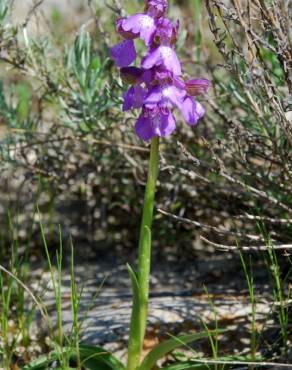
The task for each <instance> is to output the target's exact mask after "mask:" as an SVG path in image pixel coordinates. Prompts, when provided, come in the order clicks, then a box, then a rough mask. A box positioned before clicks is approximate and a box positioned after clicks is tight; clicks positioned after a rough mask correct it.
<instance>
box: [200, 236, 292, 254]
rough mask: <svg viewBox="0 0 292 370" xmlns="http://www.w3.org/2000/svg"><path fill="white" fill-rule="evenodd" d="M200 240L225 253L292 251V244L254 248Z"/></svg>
mask: <svg viewBox="0 0 292 370" xmlns="http://www.w3.org/2000/svg"><path fill="white" fill-rule="evenodd" d="M200 239H201V240H203V241H204V242H206V243H208V244H210V245H212V246H214V247H217V248H220V249H223V250H225V251H234V250H238V251H250V250H254V251H267V250H269V249H275V250H286V249H292V244H280V245H273V246H270V247H269V246H266V245H254V246H244V247H242V246H240V245H238V246H237V245H224V244H219V243H214V242H212V241H210V240H208V239H206V238H205V237H204V236H200Z"/></svg>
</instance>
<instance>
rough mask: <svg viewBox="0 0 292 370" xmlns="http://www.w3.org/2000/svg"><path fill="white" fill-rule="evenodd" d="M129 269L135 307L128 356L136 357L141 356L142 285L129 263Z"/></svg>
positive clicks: (133, 308)
mask: <svg viewBox="0 0 292 370" xmlns="http://www.w3.org/2000/svg"><path fill="white" fill-rule="evenodd" d="M127 269H128V272H129V275H130V279H131V282H132V290H133V303H132V305H133V307H132V316H131V327H130V341H129V349H128V356H129V357H131V358H134V357H136V356H140V342H141V341H140V336H141V323H140V286H139V282H138V279H137V275H136V274H135V272H134V271H133V269H132V268H131V266H130V265H129V264H127Z"/></svg>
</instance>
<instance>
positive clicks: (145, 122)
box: [135, 110, 176, 141]
mask: <svg viewBox="0 0 292 370" xmlns="http://www.w3.org/2000/svg"><path fill="white" fill-rule="evenodd" d="M175 127H176V124H175V119H174V117H173V115H172V114H171V113H170V112H169V111H165V112H163V111H160V110H154V111H150V110H145V111H143V112H142V113H141V115H140V117H139V118H138V120H137V122H136V127H135V128H136V134H137V135H138V136H139V138H140V139H142V140H145V141H148V140H150V139H152V138H153V137H155V136H162V137H167V136H169V135H171V134H172V133H173V131H174V130H175Z"/></svg>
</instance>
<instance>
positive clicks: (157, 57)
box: [142, 46, 182, 76]
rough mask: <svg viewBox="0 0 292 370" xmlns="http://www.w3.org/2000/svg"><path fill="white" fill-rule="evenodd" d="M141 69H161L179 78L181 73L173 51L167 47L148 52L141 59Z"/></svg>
mask: <svg viewBox="0 0 292 370" xmlns="http://www.w3.org/2000/svg"><path fill="white" fill-rule="evenodd" d="M142 67H143V68H145V69H150V68H153V67H163V68H165V69H167V70H169V71H171V72H172V73H173V74H175V75H177V76H180V75H181V73H182V72H181V65H180V61H179V60H178V57H177V55H176V54H175V52H174V50H173V49H172V48H171V47H169V46H159V47H158V48H156V49H154V50H152V51H150V52H149V54H148V55H147V56H146V57H145V58H144V59H143V61H142Z"/></svg>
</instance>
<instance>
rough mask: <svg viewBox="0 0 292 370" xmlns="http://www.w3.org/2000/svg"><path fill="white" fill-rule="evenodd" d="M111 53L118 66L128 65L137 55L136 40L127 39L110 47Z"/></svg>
mask: <svg viewBox="0 0 292 370" xmlns="http://www.w3.org/2000/svg"><path fill="white" fill-rule="evenodd" d="M110 55H111V57H112V58H113V60H114V61H115V63H116V65H117V66H118V67H127V66H129V65H130V64H132V63H133V62H134V60H135V59H136V57H137V53H136V49H135V45H134V42H133V41H132V40H125V41H122V42H120V43H119V44H117V45H115V46H113V47H112V48H110Z"/></svg>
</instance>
